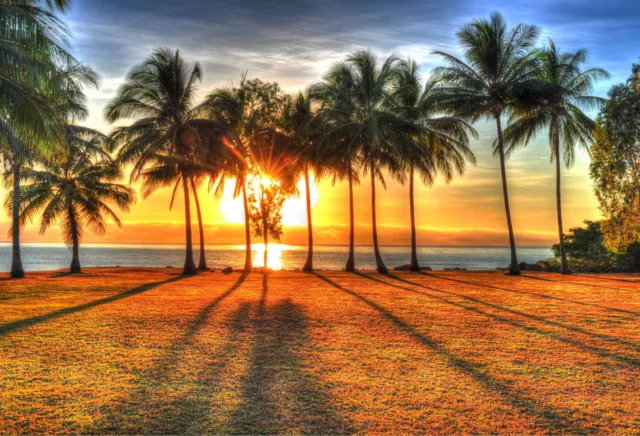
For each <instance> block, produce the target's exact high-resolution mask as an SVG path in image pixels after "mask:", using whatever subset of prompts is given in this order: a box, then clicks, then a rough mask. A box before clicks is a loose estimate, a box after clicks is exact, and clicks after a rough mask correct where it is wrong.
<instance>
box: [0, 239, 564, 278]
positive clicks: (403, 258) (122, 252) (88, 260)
mask: <svg viewBox="0 0 640 436" xmlns="http://www.w3.org/2000/svg"><path fill="white" fill-rule="evenodd" d="M196 248H197V246H196ZM262 250H263V249H262V245H261V244H259V245H256V246H254V251H253V259H254V266H262V263H263V262H262V259H263V256H264V255H263V251H262ZM348 250H349V247H347V246H342V245H340V246H336V245H319V246H316V247H314V267H315V268H317V269H321V270H341V269H343V268H344V264H345V262H346V260H347V255H348ZM381 252H382V258H383V260H384V262H385V263H386V265H387V267H389V268H393V267H396V266H399V265H404V264H407V263H409V256H410V247H407V246H384V247H381ZM244 255H245V253H244V246H243V245H212V246H207V263H208V266H209V267H213V268H224V267H227V266H231V267H234V268H241V267H242V266H243V265H244ZM198 256H199V251H198V250H195V251H194V259H195V261H196V264H197V262H198ZM306 256H307V247H306V246H291V245H280V244H270V245H269V259H268V266H269V267H271V268H273V269H297V268H302V266H303V265H304V262H305V260H306ZM509 257H510V256H509V248H508V247H456V246H447V247H435V246H423V247H419V248H418V258H419V261H420V265H421V266H430V267H431V268H433V269H434V270H441V269H445V268H466V269H469V270H493V269H495V268H496V267H505V266H507V265H508V264H509ZM550 257H552V252H551V249H550V248H548V247H519V248H518V260H519V261H520V262H535V261H538V260H545V259H548V258H550ZM22 262H23V265H24V268H25V270H26V271H52V270H59V269H65V268H68V267H69V264H70V263H71V251H70V250H69V249H68V248H66V247H65V246H63V245H61V244H23V246H22ZM80 263H81V264H82V266H83V267H105V266H137V267H159V268H164V267H167V266H171V267H182V265H183V263H184V248H183V247H182V246H181V245H177V244H176V245H124V244H122V245H101V244H85V245H83V246H81V248H80ZM375 266H376V264H375V258H374V256H373V248H372V247H371V246H357V247H356V268H357V269H375ZM10 267H11V246H10V244H7V243H2V244H0V272H7V271H9V269H10Z"/></svg>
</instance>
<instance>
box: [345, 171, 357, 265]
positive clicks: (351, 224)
mask: <svg viewBox="0 0 640 436" xmlns="http://www.w3.org/2000/svg"><path fill="white" fill-rule="evenodd" d="M348 171H349V258H348V259H347V266H346V267H345V270H346V271H347V272H354V271H355V270H356V256H355V251H356V250H355V240H356V229H355V217H354V212H353V175H352V174H351V159H349V164H348Z"/></svg>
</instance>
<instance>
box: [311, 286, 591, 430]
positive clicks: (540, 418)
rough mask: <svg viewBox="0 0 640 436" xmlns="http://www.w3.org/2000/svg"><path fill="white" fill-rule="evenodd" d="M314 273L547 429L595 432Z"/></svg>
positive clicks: (380, 307)
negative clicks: (373, 310) (375, 312)
mask: <svg viewBox="0 0 640 436" xmlns="http://www.w3.org/2000/svg"><path fill="white" fill-rule="evenodd" d="M314 275H316V276H317V277H318V278H319V279H320V280H322V281H324V282H326V283H328V284H329V285H331V286H333V287H334V288H336V289H338V290H340V291H342V292H345V293H347V294H349V295H351V296H353V297H355V298H356V299H358V300H360V301H362V302H363V303H365V304H366V305H368V306H369V307H371V308H373V309H375V310H376V311H377V312H379V313H380V314H381V315H382V316H383V317H384V318H386V319H387V320H388V321H390V322H391V323H393V324H394V325H395V326H396V327H398V328H399V329H400V330H402V331H404V332H405V333H406V334H407V335H408V336H410V337H411V338H413V339H414V340H415V341H416V342H418V343H419V344H421V345H423V346H425V347H427V348H428V349H430V350H432V351H433V352H435V353H436V354H438V355H440V356H442V357H444V358H445V359H447V361H448V362H449V364H450V365H451V366H452V367H454V368H455V369H457V370H458V371H460V372H462V373H464V374H467V375H469V376H471V377H473V378H474V379H475V380H477V381H478V382H479V383H480V384H481V385H482V386H483V387H484V388H485V389H487V390H489V391H492V392H494V393H497V394H498V395H500V396H501V397H502V398H504V399H505V401H506V402H507V403H508V404H509V405H511V406H513V407H515V408H517V409H519V410H520V411H521V412H523V413H524V414H526V415H528V416H530V417H532V418H533V419H535V420H536V424H537V425H539V426H542V427H543V428H546V429H550V430H561V431H563V432H568V433H584V434H588V433H591V431H589V430H587V429H586V428H584V427H583V426H582V423H581V421H578V420H576V419H574V418H573V417H571V416H568V415H566V414H562V413H561V412H559V411H557V410H555V409H554V408H552V407H550V406H547V405H545V404H542V403H541V402H540V401H538V400H534V399H530V398H527V397H526V396H525V395H523V393H522V392H520V391H519V390H518V389H517V388H514V387H513V386H510V385H509V383H507V382H503V381H501V380H497V379H495V378H493V377H491V376H490V375H489V374H487V373H485V372H483V371H482V370H481V369H480V368H479V367H478V365H476V364H474V363H473V362H469V361H467V360H464V359H462V358H460V357H458V356H456V355H455V354H453V353H452V352H451V351H449V350H447V349H446V348H445V347H443V346H442V345H440V344H439V343H438V342H437V341H435V340H433V339H432V338H430V337H428V336H425V335H423V334H422V333H420V332H418V331H417V330H416V329H415V328H414V327H413V326H411V325H409V324H408V323H406V322H405V321H404V320H402V319H401V318H399V317H398V316H396V315H394V314H393V313H392V312H390V311H389V310H387V309H385V308H384V307H382V306H380V305H379V304H377V303H375V302H374V301H371V300H369V299H368V298H366V297H364V296H362V295H360V294H358V293H357V292H355V291H353V290H350V289H347V288H345V287H343V286H341V285H339V284H338V283H336V282H334V281H332V280H330V279H329V278H327V277H324V276H322V275H320V274H318V273H314ZM383 283H384V282H383Z"/></svg>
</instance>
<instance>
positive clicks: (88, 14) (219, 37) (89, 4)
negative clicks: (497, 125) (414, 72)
mask: <svg viewBox="0 0 640 436" xmlns="http://www.w3.org/2000/svg"><path fill="white" fill-rule="evenodd" d="M496 10H497V11H500V12H502V13H503V14H504V15H505V17H506V18H507V19H508V21H509V23H511V24H517V23H519V22H526V23H531V24H536V25H538V26H540V27H541V28H542V30H543V33H542V37H541V41H544V40H545V39H546V38H547V37H551V38H553V39H554V40H555V41H556V43H557V44H558V45H559V46H560V48H562V49H564V50H574V49H577V48H585V49H587V50H588V51H589V52H590V53H591V63H592V64H593V65H598V66H600V67H603V68H606V69H608V70H609V71H610V72H611V74H612V80H611V81H610V82H608V83H601V84H600V86H599V88H598V93H600V94H602V95H604V94H605V93H606V90H607V89H608V87H609V85H610V84H611V83H612V82H619V81H621V80H623V79H624V78H626V76H627V75H628V71H629V67H630V64H631V63H632V62H633V61H637V60H638V57H640V49H639V47H640V31H638V25H639V24H640V2H638V1H608V2H604V1H575V0H573V1H571V0H570V1H565V0H560V1H553V0H527V1H518V0H516V1H511V2H501V1H496V0H492V1H468V0H448V1H433V0H420V1H413V0H395V1H388V0H371V1H366V0H351V1H339V0H321V1H317V0H314V1H310V0H298V1H294V0H259V1H249V0H75V1H74V3H73V6H72V9H71V11H70V13H68V14H67V21H68V22H69V24H70V28H71V31H72V33H73V36H74V39H73V45H74V52H75V54H76V55H77V56H78V57H79V58H80V59H81V60H83V61H84V62H86V63H87V64H89V65H91V66H93V67H94V68H96V69H97V70H98V71H99V72H100V73H101V74H102V76H103V79H104V86H103V89H102V92H101V93H100V94H99V95H100V96H103V98H100V97H99V96H94V100H93V101H92V110H93V114H92V117H91V122H92V123H99V122H100V116H99V115H100V113H99V112H100V109H101V105H102V104H103V103H104V97H105V96H106V97H109V96H111V95H112V94H113V92H114V87H116V86H117V85H118V83H119V82H120V81H121V80H122V77H123V76H124V74H125V73H126V71H127V70H128V69H129V68H130V67H131V66H132V65H133V64H135V63H137V62H139V61H140V60H142V59H143V58H144V57H145V56H146V55H147V54H148V53H149V52H150V51H151V50H152V49H153V48H154V47H157V46H167V47H172V48H180V49H181V50H182V51H183V54H184V56H186V57H187V58H189V59H193V60H199V61H200V62H201V63H202V64H203V67H204V71H205V80H204V84H203V86H202V88H203V90H208V89H210V88H211V87H213V86H216V85H219V84H227V83H229V82H230V81H231V80H232V79H235V80H237V79H238V77H239V76H240V74H241V72H242V71H244V70H248V71H249V75H250V76H259V77H261V78H263V79H265V80H277V81H278V82H280V83H281V85H283V87H284V88H285V89H287V90H290V91H296V90H297V89H299V88H304V86H305V85H307V84H309V83H311V82H313V81H315V80H318V78H319V77H320V76H321V75H322V73H323V72H324V71H325V70H326V69H327V67H328V66H329V65H330V64H331V63H332V62H334V61H336V60H338V59H341V58H342V57H344V55H345V54H346V53H347V52H349V51H351V50H353V49H357V48H373V49H376V50H378V51H380V52H381V53H382V54H388V53H391V52H392V51H397V52H400V53H402V54H407V55H411V56H413V57H415V58H416V59H417V60H418V61H420V62H421V63H422V64H423V69H424V71H425V72H428V71H429V70H430V69H431V68H432V67H433V66H434V65H436V63H437V62H438V59H437V58H435V57H434V56H432V55H430V52H431V50H433V49H439V50H446V51H449V52H457V44H456V41H455V32H456V31H457V30H458V28H459V27H460V25H462V24H463V23H465V22H467V21H469V20H471V19H473V18H476V17H486V16H488V15H489V14H490V13H491V12H493V11H496Z"/></svg>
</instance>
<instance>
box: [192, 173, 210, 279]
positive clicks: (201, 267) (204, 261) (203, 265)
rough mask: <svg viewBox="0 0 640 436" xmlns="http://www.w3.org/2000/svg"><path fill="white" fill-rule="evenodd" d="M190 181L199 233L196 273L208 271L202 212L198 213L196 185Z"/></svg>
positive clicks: (198, 202)
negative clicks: (198, 255) (198, 258)
mask: <svg viewBox="0 0 640 436" xmlns="http://www.w3.org/2000/svg"><path fill="white" fill-rule="evenodd" d="M190 181H191V190H192V191H193V199H194V200H195V202H196V213H197V214H198V230H199V231H200V261H199V262H198V271H208V270H209V268H208V267H207V259H206V256H205V252H204V226H203V225H202V212H201V211H200V201H199V200H198V192H197V190H196V184H195V183H194V182H193V179H190Z"/></svg>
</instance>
